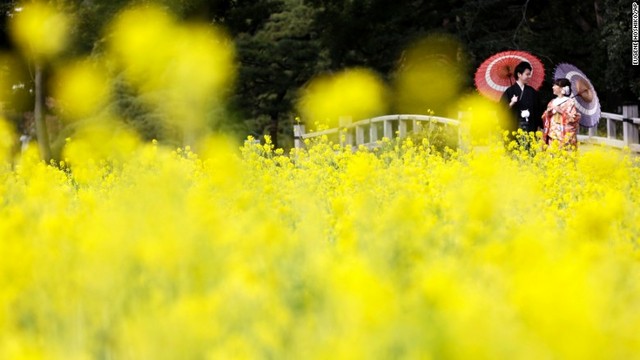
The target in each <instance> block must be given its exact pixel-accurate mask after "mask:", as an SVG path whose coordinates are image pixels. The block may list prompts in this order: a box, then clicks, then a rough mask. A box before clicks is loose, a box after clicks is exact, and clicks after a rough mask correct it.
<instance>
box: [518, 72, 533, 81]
mask: <svg viewBox="0 0 640 360" xmlns="http://www.w3.org/2000/svg"><path fill="white" fill-rule="evenodd" d="M529 79H531V70H529V69H526V70H525V71H524V72H523V73H520V74H518V80H520V81H521V82H522V83H523V84H528V83H529Z"/></svg>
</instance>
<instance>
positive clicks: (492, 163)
mask: <svg viewBox="0 0 640 360" xmlns="http://www.w3.org/2000/svg"><path fill="white" fill-rule="evenodd" d="M122 137H123V138H126V136H122ZM131 139H133V138H131ZM131 139H129V140H130V141H131V143H126V142H124V143H114V144H113V145H112V146H114V148H113V149H111V153H113V154H116V155H101V154H104V153H105V151H106V150H105V149H103V152H102V153H100V152H97V151H93V152H92V151H91V150H88V149H90V146H91V145H90V143H88V142H87V141H88V140H85V139H83V138H78V139H70V140H69V144H68V145H67V148H66V149H68V150H67V151H66V153H65V156H66V158H65V161H66V162H65V163H63V164H55V165H45V164H44V163H42V162H39V161H38V159H37V154H35V149H34V150H33V152H32V151H29V152H27V153H25V154H24V155H23V156H21V157H20V158H18V159H17V160H16V162H15V163H14V164H13V166H11V165H10V162H9V161H5V165H3V167H2V172H1V173H0V176H1V177H2V180H1V181H0V184H1V187H0V200H1V204H2V205H1V207H0V211H1V217H2V221H1V222H0V239H1V240H0V253H1V254H3V256H2V257H3V261H2V262H0V306H1V308H2V311H1V312H0V333H1V334H0V339H1V340H0V358H6V359H89V358H91V359H93V358H95V359H177V358H181V359H199V358H207V359H209V358H210V359H214V358H215V359H217V358H234V359H236V358H251V359H253V358H318V359H324V358H328V357H331V358H344V359H353V358H427V359H429V358H432V359H470V358H473V359H481V358H486V359H497V358H499V359H520V358H531V359H559V358H561V359H602V358H625V359H630V358H637V357H638V356H639V355H638V354H640V341H639V340H638V338H637V333H638V331H640V285H639V284H638V282H637V281H636V280H637V278H638V276H640V262H639V259H640V257H639V255H640V252H639V251H638V248H637V239H638V237H639V235H640V210H639V209H640V207H639V206H638V205H639V204H638V202H639V200H638V199H640V193H639V190H638V189H639V188H640V187H639V185H640V167H639V163H638V160H637V158H634V157H631V156H625V155H624V154H621V153H619V152H614V151H607V150H597V149H596V150H590V151H580V152H577V153H572V152H569V153H566V152H562V151H548V152H540V153H536V155H535V156H533V157H529V156H525V155H523V156H518V155H517V154H516V155H514V153H511V152H510V153H506V152H505V150H504V148H503V147H489V148H488V150H485V151H483V152H474V151H470V152H466V153H458V152H448V153H446V154H441V153H438V152H436V151H433V149H431V148H430V147H429V146H428V143H426V141H425V142H424V143H423V144H413V143H411V141H406V142H404V143H400V142H398V143H392V142H389V141H388V140H385V142H386V145H387V146H386V147H384V148H385V149H387V150H376V151H365V150H360V151H356V152H351V151H348V150H344V149H338V150H337V151H336V149H337V148H336V147H335V146H333V145H331V144H328V143H327V142H323V141H320V142H318V143H317V144H316V145H314V146H311V145H310V146H309V148H308V150H294V151H292V152H291V154H287V155H285V154H284V153H283V151H282V150H276V149H273V146H272V145H271V144H270V143H269V142H268V141H267V142H266V143H265V144H263V145H260V144H256V143H255V142H253V141H247V142H246V144H245V146H244V147H242V148H241V149H240V150H241V151H237V149H236V148H234V146H233V145H231V144H232V143H231V142H230V141H228V140H225V139H224V138H210V139H209V140H208V141H207V142H204V143H203V144H202V145H201V146H200V147H199V148H200V151H199V153H198V154H196V153H194V152H192V151H190V150H189V149H177V150H169V149H167V148H165V147H163V146H161V145H158V144H156V143H151V144H143V143H138V142H136V141H135V140H131ZM267 140H268V139H267ZM127 144H128V145H127ZM127 146H128V147H127ZM74 149H83V151H74ZM123 149H124V150H123ZM118 150H119V151H118ZM123 151H124V152H123Z"/></svg>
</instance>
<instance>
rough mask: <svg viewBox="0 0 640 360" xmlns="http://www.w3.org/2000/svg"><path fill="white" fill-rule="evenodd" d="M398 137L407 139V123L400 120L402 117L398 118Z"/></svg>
mask: <svg viewBox="0 0 640 360" xmlns="http://www.w3.org/2000/svg"><path fill="white" fill-rule="evenodd" d="M398 137H400V138H404V137H407V121H406V120H402V119H400V116H398Z"/></svg>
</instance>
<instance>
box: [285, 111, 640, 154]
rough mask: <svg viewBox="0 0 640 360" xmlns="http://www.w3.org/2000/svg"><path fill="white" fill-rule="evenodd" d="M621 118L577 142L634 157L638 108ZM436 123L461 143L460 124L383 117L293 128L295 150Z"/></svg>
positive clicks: (370, 141) (371, 142)
mask: <svg viewBox="0 0 640 360" xmlns="http://www.w3.org/2000/svg"><path fill="white" fill-rule="evenodd" d="M621 111H622V114H614V113H606V112H603V113H602V114H601V116H600V123H599V124H598V126H597V127H593V128H583V127H580V133H579V134H578V141H579V142H580V143H582V144H593V145H605V146H610V147H614V148H620V149H622V148H624V147H628V148H629V149H630V150H631V151H633V152H635V153H640V139H639V137H638V136H639V135H638V134H639V128H640V118H639V117H638V106H637V105H625V106H622V107H621ZM434 123H439V124H442V125H444V126H445V127H451V126H453V127H457V133H458V141H459V142H460V137H461V135H460V134H461V133H462V131H461V127H460V125H461V124H462V122H461V121H460V120H459V119H449V118H444V117H439V116H429V115H414V114H400V115H385V116H379V117H375V118H371V119H363V120H358V121H355V122H354V121H351V119H349V118H343V119H340V124H339V127H337V128H332V129H327V130H322V131H316V132H310V133H305V127H304V125H302V124H297V125H294V128H293V133H294V146H295V147H296V148H301V147H304V140H305V139H312V138H316V137H319V136H323V135H327V136H332V135H333V136H336V137H337V138H338V139H339V142H340V145H343V146H347V145H350V146H356V147H357V146H360V145H364V146H369V147H372V146H375V145H376V142H377V141H378V140H380V139H381V138H382V137H386V138H388V139H394V138H396V137H400V138H404V137H406V136H408V135H409V134H410V133H411V132H414V133H417V132H419V131H421V129H425V128H426V127H428V126H429V124H434Z"/></svg>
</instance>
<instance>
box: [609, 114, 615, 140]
mask: <svg viewBox="0 0 640 360" xmlns="http://www.w3.org/2000/svg"><path fill="white" fill-rule="evenodd" d="M607 138H608V139H615V138H616V123H615V121H613V120H612V119H607Z"/></svg>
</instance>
